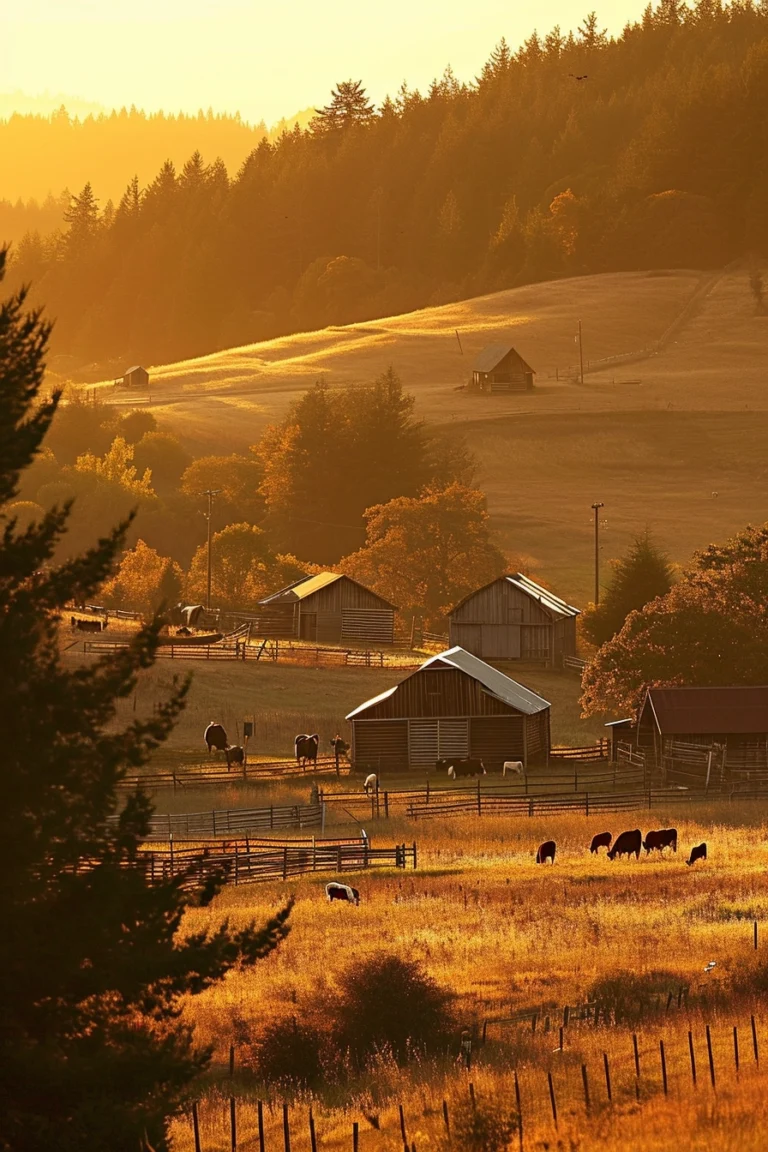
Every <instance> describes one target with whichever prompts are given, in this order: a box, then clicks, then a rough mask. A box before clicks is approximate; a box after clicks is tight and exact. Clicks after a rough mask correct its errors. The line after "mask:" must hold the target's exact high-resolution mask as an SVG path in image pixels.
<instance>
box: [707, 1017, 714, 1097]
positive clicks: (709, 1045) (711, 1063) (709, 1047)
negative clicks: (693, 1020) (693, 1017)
mask: <svg viewBox="0 0 768 1152" xmlns="http://www.w3.org/2000/svg"><path fill="white" fill-rule="evenodd" d="M707 1055H708V1056H709V1078H710V1080H711V1081H712V1087H713V1088H714V1087H715V1059H714V1057H713V1055H712V1036H711V1034H710V1031H709V1024H707Z"/></svg>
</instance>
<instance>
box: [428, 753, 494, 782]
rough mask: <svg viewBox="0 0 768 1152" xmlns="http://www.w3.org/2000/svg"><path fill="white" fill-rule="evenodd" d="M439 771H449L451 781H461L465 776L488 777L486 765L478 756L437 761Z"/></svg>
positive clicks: (436, 765)
mask: <svg viewBox="0 0 768 1152" xmlns="http://www.w3.org/2000/svg"><path fill="white" fill-rule="evenodd" d="M435 767H436V768H437V769H438V771H439V770H440V769H442V768H447V769H448V775H449V777H450V778H451V780H459V779H461V778H462V777H464V776H487V775H488V773H487V772H486V770H485V764H483V762H482V760H480V759H479V758H478V757H477V756H456V757H453V758H450V759H449V758H443V759H441V760H438V761H436V764H435Z"/></svg>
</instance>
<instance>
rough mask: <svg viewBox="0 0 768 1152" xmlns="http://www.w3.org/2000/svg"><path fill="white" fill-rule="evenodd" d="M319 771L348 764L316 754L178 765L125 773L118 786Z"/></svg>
mask: <svg viewBox="0 0 768 1152" xmlns="http://www.w3.org/2000/svg"><path fill="white" fill-rule="evenodd" d="M320 772H335V773H336V774H337V775H347V774H348V773H349V772H350V765H349V764H348V763H346V762H345V761H344V760H341V759H340V760H339V761H338V763H337V761H336V757H335V756H318V757H317V760H315V761H314V762H311V763H310V765H309V766H308V767H306V768H303V767H302V766H301V765H300V764H297V763H296V761H295V760H262V761H252V762H251V763H248V762H247V761H246V762H245V763H243V764H235V765H233V766H232V768H230V769H227V768H219V767H214V768H198V769H178V770H176V771H171V772H145V773H142V774H141V775H136V776H125V777H124V778H123V780H121V782H120V785H119V787H120V788H121V789H122V790H123V791H134V790H135V789H136V788H138V787H142V788H144V789H146V790H147V791H148V792H155V791H158V790H159V789H161V788H172V789H173V791H174V792H175V791H177V790H179V789H183V788H205V787H207V786H209V785H212V786H216V787H220V786H221V785H222V784H237V783H238V782H239V783H248V782H249V781H250V782H253V781H254V780H274V779H276V778H278V779H279V778H282V777H283V776H299V777H302V776H303V777H310V776H313V775H316V774H317V773H320Z"/></svg>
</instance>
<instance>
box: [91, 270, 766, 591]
mask: <svg viewBox="0 0 768 1152" xmlns="http://www.w3.org/2000/svg"><path fill="white" fill-rule="evenodd" d="M579 319H581V320H582V322H583V330H584V355H585V360H586V361H587V362H588V364H589V363H590V362H592V361H595V360H598V359H600V358H602V357H608V356H616V355H620V354H626V353H633V352H639V353H641V352H642V350H644V349H648V348H649V347H650V346H651V345H653V344H654V342H656V341H658V340H660V339H661V338H662V337H664V336H665V333H666V338H665V340H664V343H663V347H662V349H661V350H660V351H658V352H657V353H655V354H653V355H650V356H647V355H646V356H642V355H641V356H640V357H638V358H635V359H634V360H631V361H629V362H625V363H622V364H620V365H615V366H610V365H609V366H606V367H604V368H603V369H602V370H600V371H590V372H589V373H588V374H587V376H586V378H585V383H584V386H583V387H582V386H580V385H579V384H578V383H576V382H574V380H573V379H572V378H565V370H566V367H567V366H569V365H570V366H571V368H573V366H574V365H575V364H576V362H577V359H578V354H577V353H578V350H577V347H576V345H575V343H574V335H575V333H576V330H577V323H578V320H579ZM456 330H458V332H459V337H460V340H461V349H462V350H461V351H460V349H459V342H458V340H457V338H456ZM505 340H509V341H511V342H513V343H514V345H515V346H516V347H517V348H518V349H519V351H520V352H521V353H522V354H523V355H524V356H525V357H526V358H528V359H529V360H530V362H531V363H532V364H533V366H534V367H535V368H536V369H537V373H538V374H537V377H536V388H535V390H534V391H533V392H532V393H527V394H524V395H519V396H511V397H500V396H495V397H478V396H475V395H471V394H467V393H465V392H462V391H457V389H459V388H460V386H461V385H462V384H463V383H464V382H465V381H466V380H467V378H468V377H469V375H470V372H471V365H472V361H473V358H474V356H475V355H476V354H477V352H479V351H480V350H481V349H482V348H483V347H484V346H485V345H487V344H490V343H495V342H500V341H505ZM766 355H768V319H767V318H765V317H759V316H755V315H754V314H753V307H752V301H751V298H750V296H749V291H748V287H747V271H746V269H745V268H729V269H727V270H725V271H724V272H723V273H722V274H720V275H714V276H712V275H710V274H703V273H697V272H691V271H685V270H682V271H664V272H641V273H640V272H638V273H610V274H604V275H601V276H586V277H578V278H575V279H570V280H558V281H553V282H550V283H544V284H535V285H528V286H526V287H523V288H518V289H513V290H510V291H506V292H500V293H496V294H493V295H490V296H484V297H480V298H478V299H474V300H467V301H462V302H460V303H456V304H448V305H444V306H441V307H435V308H427V309H423V310H422V311H419V312H414V313H410V314H408V315H403V316H394V317H388V318H385V319H381V320H375V321H371V322H369V323H363V324H356V325H351V326H348V327H338V328H326V329H323V330H322V331H319V332H310V333H300V334H297V335H294V336H286V337H281V338H279V339H276V340H270V341H266V342H264V343H262V344H254V345H248V346H246V347H243V348H234V349H230V350H228V351H225V352H217V353H214V354H213V355H210V356H206V357H202V358H200V359H197V360H190V361H182V362H179V363H176V364H170V365H161V366H157V367H154V368H152V370H151V372H152V407H153V410H154V411H155V412H156V413H157V415H158V416H159V417H160V418H161V419H163V420H165V421H166V422H167V423H168V424H169V425H170V426H171V427H172V428H173V429H174V430H175V431H176V432H177V433H178V434H179V435H180V436H182V438H183V439H185V440H186V441H187V442H188V444H189V445H190V447H192V448H193V449H194V450H196V451H198V452H209V451H211V450H213V448H214V446H215V450H216V451H217V452H225V451H244V450H247V448H248V446H249V445H250V444H253V443H254V442H255V441H256V440H257V439H258V438H259V436H260V434H261V432H262V430H263V428H264V426H265V424H266V423H268V422H269V421H272V420H275V419H278V418H279V417H280V416H282V414H283V413H284V412H285V411H286V409H287V407H288V405H289V403H290V402H291V401H292V400H293V399H294V398H295V397H296V395H297V394H298V393H299V392H300V391H302V390H304V389H305V388H307V387H308V386H309V385H311V384H312V383H313V382H314V381H315V380H316V379H318V378H319V377H324V378H325V379H326V380H328V382H329V383H330V384H332V385H338V386H344V385H348V384H351V383H354V382H355V381H359V380H370V379H372V378H373V377H375V376H376V375H377V374H378V373H380V372H381V371H383V370H384V369H385V368H387V367H388V366H389V365H390V364H391V365H393V366H394V367H395V369H396V370H397V371H398V372H399V373H400V374H401V376H402V378H403V381H404V383H405V385H406V387H407V388H409V389H411V390H412V391H413V392H414V394H415V395H416V398H417V411H418V413H419V414H420V415H421V416H422V417H424V418H425V419H426V420H428V421H430V422H431V423H433V424H436V425H440V426H442V427H443V428H445V429H446V430H447V431H448V432H449V433H451V430H456V432H457V433H462V434H465V435H466V436H467V438H468V440H469V443H470V445H471V447H472V448H473V450H474V451H475V452H476V454H477V455H478V457H479V460H480V472H479V476H478V482H479V484H480V486H481V487H482V488H483V489H484V490H485V491H486V492H487V493H488V498H489V507H490V510H491V514H492V517H493V523H494V526H495V527H496V529H497V531H498V534H499V538H500V541H501V543H502V545H503V547H504V548H505V549H506V550H507V551H508V552H509V553H510V554H511V555H512V556H514V557H522V558H523V560H524V561H525V562H526V563H527V565H528V566H529V567H530V568H531V570H532V571H533V572H535V573H537V574H539V575H541V576H542V577H543V578H544V579H546V580H548V581H549V582H550V583H551V584H552V585H553V586H554V587H555V588H556V589H557V590H558V591H559V592H560V593H561V594H562V595H564V596H566V597H569V598H571V599H572V600H573V601H574V602H575V603H576V604H583V603H584V602H586V600H587V599H589V598H591V594H592V551H591V513H590V505H591V503H592V501H593V500H596V499H597V500H602V501H603V502H604V503H605V505H606V509H605V513H604V518H605V520H606V531H605V535H604V537H603V548H602V555H603V559H604V560H607V559H608V558H610V557H611V556H615V555H618V554H620V553H621V551H622V550H623V549H624V547H625V546H626V544H627V542H628V540H629V539H630V536H631V535H632V534H633V533H635V532H637V531H642V529H643V528H644V527H645V526H646V525H648V526H649V527H650V528H651V529H652V530H653V531H654V532H655V533H656V535H657V536H658V537H659V539H660V540H661V542H662V543H663V544H664V545H666V547H667V548H668V549H669V551H670V553H671V554H672V557H673V559H675V560H677V561H681V562H683V561H685V560H687V558H688V557H689V556H690V553H691V551H692V550H693V549H694V548H696V547H700V546H703V545H705V544H706V543H708V542H709V541H710V540H712V539H717V538H723V537H725V536H727V535H729V534H730V533H732V532H733V531H735V530H737V529H738V528H739V527H741V526H743V525H744V524H745V523H746V522H747V521H749V520H763V519H765V508H766V497H768V472H767V471H766V466H765V462H764V453H763V449H762V445H763V443H764V441H765V437H766V434H767V433H768V412H767V409H768V391H766V388H765V378H764V365H765V363H766ZM556 371H557V373H558V377H559V379H556V378H555V372H556ZM104 392H105V396H111V389H108V388H107V387H106V386H105V389H104ZM113 400H114V402H116V403H121V404H131V403H133V399H132V398H131V397H130V396H129V395H128V394H127V393H121V394H117V395H115V396H114V398H113ZM713 493H717V495H713Z"/></svg>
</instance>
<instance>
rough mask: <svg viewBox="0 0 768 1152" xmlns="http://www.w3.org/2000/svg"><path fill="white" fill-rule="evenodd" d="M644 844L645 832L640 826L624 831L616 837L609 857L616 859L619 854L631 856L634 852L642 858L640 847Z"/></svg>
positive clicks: (638, 857)
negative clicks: (643, 832) (630, 830)
mask: <svg viewBox="0 0 768 1152" xmlns="http://www.w3.org/2000/svg"><path fill="white" fill-rule="evenodd" d="M642 846H643V834H642V832H641V831H640V829H639V828H635V829H633V831H632V832H622V833H621V834H620V835H619V836H617V837H616V842H615V844H614V845H613V848H611V849H610V850H609V852H608V859H609V860H615V859H616V857H617V856H631V855H632V853H633V852H634V854H635V856H636V857H637V859H638V860H639V859H640V849H641V848H642Z"/></svg>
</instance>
